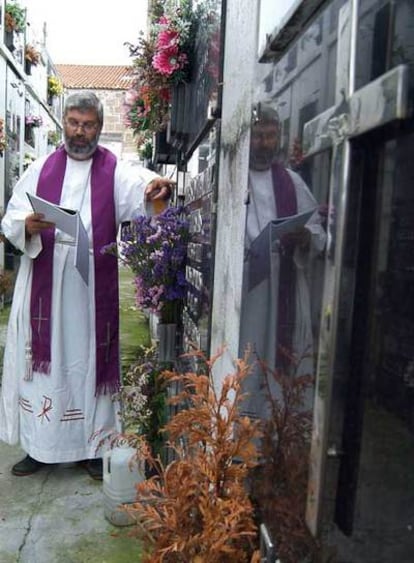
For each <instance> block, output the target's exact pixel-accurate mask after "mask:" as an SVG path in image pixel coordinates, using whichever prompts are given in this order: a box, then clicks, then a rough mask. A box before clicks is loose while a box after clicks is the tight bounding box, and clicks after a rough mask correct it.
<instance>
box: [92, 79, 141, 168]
mask: <svg viewBox="0 0 414 563" xmlns="http://www.w3.org/2000/svg"><path fill="white" fill-rule="evenodd" d="M125 91H126V90H97V92H96V95H97V96H98V97H99V98H100V100H101V101H102V103H103V105H104V127H103V130H102V134H101V142H102V144H104V145H105V146H107V147H108V148H109V149H111V150H112V151H113V152H115V154H116V155H117V156H118V157H120V158H125V159H132V158H138V154H137V148H136V143H135V140H134V137H133V135H132V131H131V130H130V129H128V128H127V127H126V126H125V125H124V111H123V101H124V96H125Z"/></svg>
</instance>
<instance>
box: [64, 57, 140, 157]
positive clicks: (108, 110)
mask: <svg viewBox="0 0 414 563" xmlns="http://www.w3.org/2000/svg"><path fill="white" fill-rule="evenodd" d="M56 69H57V71H58V73H59V75H60V77H61V78H62V82H63V85H64V87H65V91H66V95H67V94H70V93H72V92H76V91H78V90H93V91H94V92H95V93H96V95H97V96H98V97H99V98H100V99H101V101H102V103H103V106H104V127H103V130H102V134H101V137H100V143H101V144H102V145H103V146H105V147H106V148H108V149H110V150H111V151H112V152H113V153H114V154H115V155H116V156H117V157H119V158H124V159H133V158H137V149H136V143H135V141H134V138H133V135H132V132H131V130H130V129H128V128H126V127H125V125H124V121H123V115H124V113H123V101H124V95H125V92H126V91H127V90H128V89H129V87H130V85H131V82H132V75H131V68H130V67H127V66H110V65H75V64H73V65H71V64H59V65H56Z"/></svg>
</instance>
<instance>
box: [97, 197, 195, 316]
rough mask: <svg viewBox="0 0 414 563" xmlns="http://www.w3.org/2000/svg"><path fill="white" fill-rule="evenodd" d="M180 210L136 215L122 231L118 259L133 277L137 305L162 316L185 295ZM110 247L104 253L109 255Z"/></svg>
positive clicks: (184, 233)
mask: <svg viewBox="0 0 414 563" xmlns="http://www.w3.org/2000/svg"><path fill="white" fill-rule="evenodd" d="M181 214H182V209H181V208H177V207H170V208H167V209H166V210H165V211H164V212H162V213H160V214H159V215H156V216H154V217H146V216H138V217H136V218H135V219H134V221H132V222H131V224H130V226H129V227H128V228H126V229H124V231H123V234H122V238H121V252H120V255H121V256H120V257H121V260H122V261H123V262H124V263H125V264H127V265H128V266H129V267H130V268H131V269H132V271H133V272H134V274H135V286H136V297H137V304H138V306H139V307H142V308H145V309H148V310H150V311H152V312H154V313H158V314H160V315H162V311H163V309H164V308H168V307H169V306H170V305H171V304H172V303H176V302H177V300H179V299H182V298H183V297H184V296H185V295H186V291H187V287H188V283H187V280H186V278H185V264H186V257H187V242H188V237H189V230H188V222H187V221H186V220H185V219H182V218H181ZM113 250H114V249H113V247H111V248H108V247H106V248H104V250H103V251H104V252H110V253H113Z"/></svg>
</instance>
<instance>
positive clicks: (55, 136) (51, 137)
mask: <svg viewBox="0 0 414 563" xmlns="http://www.w3.org/2000/svg"><path fill="white" fill-rule="evenodd" d="M60 141H61V135H60V133H58V131H53V130H52V129H51V130H50V131H48V132H47V144H48V145H51V146H52V147H57V146H58V145H59V144H60Z"/></svg>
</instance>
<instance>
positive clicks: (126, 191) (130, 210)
mask: <svg viewBox="0 0 414 563" xmlns="http://www.w3.org/2000/svg"><path fill="white" fill-rule="evenodd" d="M155 178H159V175H158V174H156V173H155V172H152V171H151V170H148V169H147V168H144V167H143V166H141V165H140V164H137V163H133V162H126V161H118V163H117V166H116V170H115V202H116V206H115V207H116V209H117V211H118V217H117V220H118V222H119V223H122V222H123V221H129V220H130V219H132V218H133V217H134V216H135V215H137V214H139V215H145V210H144V192H145V188H146V187H147V186H148V184H149V183H150V182H152V180H154V179H155Z"/></svg>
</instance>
